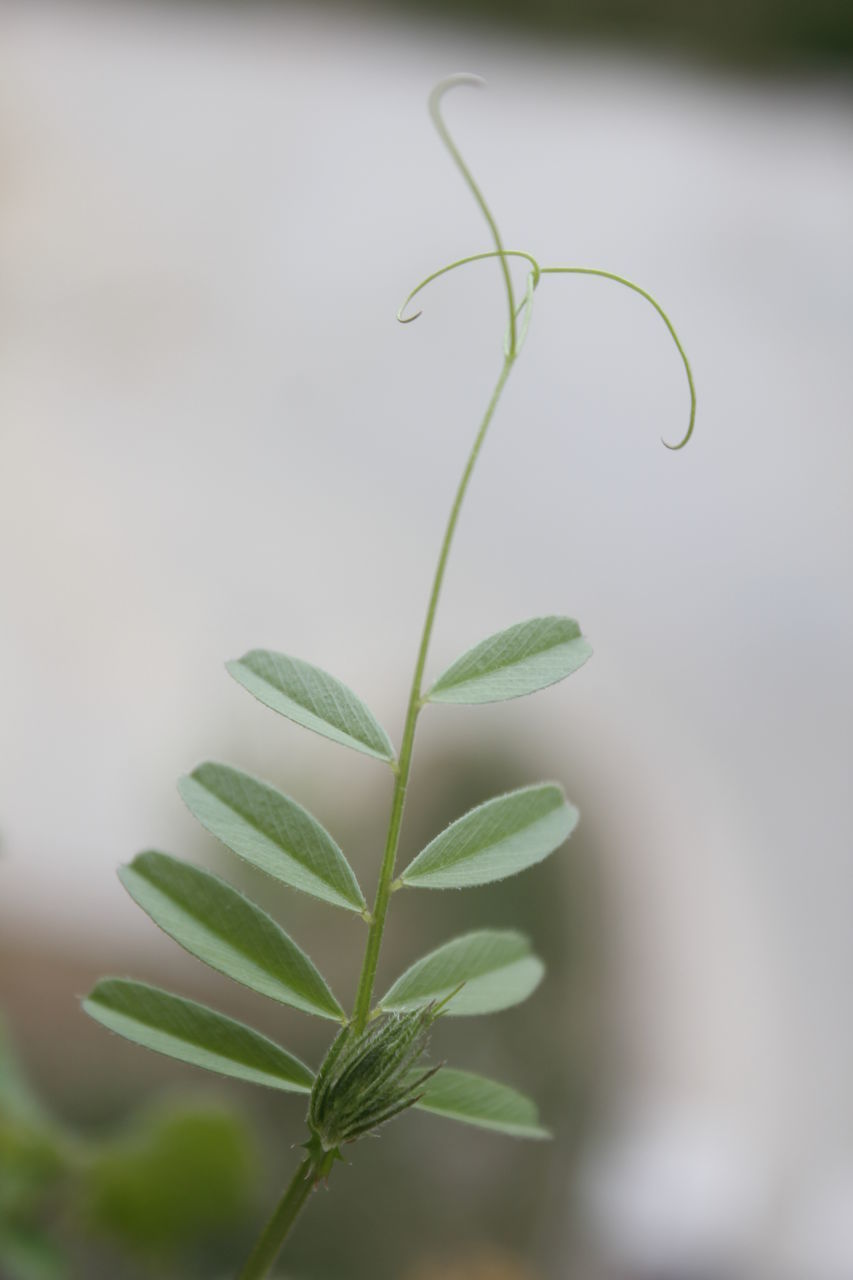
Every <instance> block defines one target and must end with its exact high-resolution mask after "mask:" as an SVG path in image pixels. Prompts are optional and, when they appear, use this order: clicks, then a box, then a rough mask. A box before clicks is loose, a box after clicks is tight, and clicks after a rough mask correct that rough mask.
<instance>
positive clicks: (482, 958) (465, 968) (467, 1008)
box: [381, 929, 545, 1016]
mask: <svg viewBox="0 0 853 1280" xmlns="http://www.w3.org/2000/svg"><path fill="white" fill-rule="evenodd" d="M544 972H545V966H544V965H543V964H542V961H541V960H540V959H539V958H538V957H537V956H535V955H533V954H532V952H531V950H530V942H529V940H528V939H527V938H525V936H524V934H522V933H516V932H515V930H513V929H479V930H477V932H476V933H466V934H465V935H464V936H463V937H461V938H454V939H453V941H452V942H446V943H445V944H444V946H442V947H439V948H438V949H437V950H436V951H432V952H431V953H430V954H429V955H427V956H424V957H423V959H422V960H418V961H417V962H416V963H415V964H413V965H412V966H411V968H409V969H407V970H406V972H405V973H404V974H403V975H402V976H401V977H399V978H398V979H397V981H396V982H395V983H394V985H393V986H392V987H391V990H390V991H389V992H388V993H387V995H386V996H385V997H384V999H383V1000H382V1001H381V1007H382V1008H383V1009H385V1010H387V1011H388V1012H393V1013H402V1012H406V1011H408V1010H410V1009H417V1008H419V1007H420V1006H422V1005H425V1004H429V1003H430V1002H431V1001H433V1000H439V1001H440V1000H443V999H445V997H447V996H448V995H450V994H451V992H453V991H455V990H456V988H457V987H459V985H460V983H464V984H465V985H464V986H463V987H462V989H461V990H460V991H458V992H457V994H456V995H454V996H453V998H452V999H451V1000H449V1001H448V1003H447V1005H446V1006H445V1008H444V1012H445V1013H446V1014H448V1015H451V1016H459V1015H464V1014H473V1013H495V1012H496V1011H497V1010H498V1009H508V1008H509V1007H510V1006H511V1005H514V1004H520V1003H521V1001H522V1000H526V999H527V997H528V996H529V995H530V994H531V992H533V991H535V989H536V987H538V985H539V983H540V982H541V980H542V975H543V974H544Z"/></svg>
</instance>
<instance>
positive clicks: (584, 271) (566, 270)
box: [541, 267, 696, 453]
mask: <svg viewBox="0 0 853 1280" xmlns="http://www.w3.org/2000/svg"><path fill="white" fill-rule="evenodd" d="M541 271H542V275H545V276H557V275H566V276H569V275H573V276H600V277H601V279H603V280H613V281H615V283H616V284H621V285H624V286H625V288H626V289H632V290H633V292H634V293H638V294H639V295H640V297H641V298H645V300H646V302H649V303H651V305H652V306H653V307H654V309H655V311H656V312H657V313H658V315H659V316H660V318H661V320H663V322H664V324H665V325H666V327H667V329H668V330H669V335H670V337H671V338H672V340H673V342H674V343H675V345H676V347H677V349H678V354H679V355H680V356H681V362H682V364H683V365H684V372H685V373H686V374H687V386H688V388H689V389H690V421H689V423H688V424H687V431H686V432H685V434H684V436H683V437H682V439H681V440H679V441H678V443H677V444H669V442H668V441H666V440H663V439H662V440H661V444H663V445H664V446H665V447H666V448H667V449H671V450H672V451H673V453H675V452H676V451H677V450H678V449H683V448H684V446H685V445H686V444H687V441H688V440H689V439H690V437H691V436H692V435H693V426H694V424H695V422H696V387H695V385H694V382H693V371H692V369H691V368H690V361H689V360H688V358H687V352H686V351H685V350H684V347H683V346H682V345H681V340H680V339H679V337H678V334H677V333H676V332H675V327H674V325H673V323H672V321H671V320H670V318H669V316H668V315H667V314H666V312H665V311H664V309H663V307H662V306H661V305H660V303H659V302H658V300H657V299H656V298H653V297H652V295H651V294H650V293H648V292H647V290H645V289H642V288H641V287H640V285H638V284H634V282H633V280H626V278H625V276H618V275H616V274H615V272H613V271H601V270H600V269H599V268H597V267H542V269H541Z"/></svg>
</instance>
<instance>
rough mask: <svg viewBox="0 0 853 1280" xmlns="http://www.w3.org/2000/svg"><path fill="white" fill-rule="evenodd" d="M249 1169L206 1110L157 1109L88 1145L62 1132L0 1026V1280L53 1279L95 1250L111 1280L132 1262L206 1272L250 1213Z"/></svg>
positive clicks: (239, 1131) (212, 1109)
mask: <svg viewBox="0 0 853 1280" xmlns="http://www.w3.org/2000/svg"><path fill="white" fill-rule="evenodd" d="M257 1169H258V1159H257V1153H256V1151H255V1147H254V1143H253V1142H252V1140H251V1137H250V1135H249V1132H248V1129H247V1127H246V1125H245V1123H244V1121H243V1119H242V1118H241V1117H240V1116H239V1115H238V1114H237V1113H235V1112H234V1111H232V1110H230V1109H228V1108H226V1107H225V1106H224V1105H223V1104H221V1103H218V1102H217V1103H205V1102H202V1103H198V1102H194V1103H193V1104H191V1105H190V1104H183V1105H182V1104H180V1103H177V1102H174V1101H172V1102H168V1103H165V1104H159V1105H158V1106H156V1107H152V1108H148V1109H146V1110H145V1111H143V1112H141V1113H139V1114H137V1115H136V1116H134V1118H133V1120H132V1121H131V1122H130V1124H129V1125H128V1127H127V1128H125V1129H124V1130H123V1131H122V1132H120V1133H119V1134H115V1135H110V1136H109V1137H106V1138H102V1139H100V1140H97V1141H93V1140H90V1139H86V1138H83V1137H82V1136H80V1135H78V1134H74V1133H71V1132H70V1131H69V1130H68V1129H66V1127H65V1126H64V1125H62V1124H61V1123H60V1122H59V1121H57V1120H56V1119H55V1118H53V1117H52V1116H50V1115H49V1114H48V1113H47V1111H46V1110H45V1109H44V1108H43V1107H42V1105H41V1104H40V1102H39V1100H38V1099H37V1098H36V1097H35V1096H34V1095H33V1093H32V1091H31V1090H30V1089H29V1088H28V1086H27V1083H26V1081H25V1079H24V1076H23V1073H22V1071H21V1069H20V1067H19V1065H18V1063H17V1061H16V1059H15V1056H14V1053H13V1050H12V1045H11V1042H10V1039H9V1036H8V1032H7V1031H6V1030H5V1028H4V1027H3V1024H2V1022H0V1276H2V1277H3V1280H63V1277H69V1276H71V1275H74V1274H79V1271H77V1270H76V1269H75V1267H74V1259H75V1258H76V1257H78V1256H79V1255H80V1254H81V1253H82V1254H84V1255H86V1256H89V1254H90V1253H92V1252H93V1251H94V1252H95V1253H97V1252H98V1251H101V1252H102V1251H103V1250H104V1249H106V1250H107V1251H108V1252H109V1253H110V1261H109V1262H108V1263H106V1264H105V1267H104V1274H109V1275H111V1276H113V1277H115V1276H119V1275H122V1276H123V1275H125V1274H127V1275H134V1274H136V1272H135V1270H134V1263H135V1262H139V1263H140V1264H143V1265H144V1270H143V1274H148V1275H150V1274H156V1275H158V1276H160V1277H165V1276H169V1275H174V1276H178V1275H180V1276H182V1277H188V1276H202V1275H210V1274H211V1273H212V1271H211V1268H212V1267H213V1266H214V1265H216V1266H219V1265H221V1256H222V1252H223V1249H224V1251H225V1252H226V1253H227V1252H229V1249H228V1242H229V1240H231V1241H233V1240H235V1239H236V1240H239V1237H240V1233H241V1229H242V1228H243V1226H244V1225H245V1223H246V1222H247V1220H248V1218H249V1217H250V1214H251V1211H252V1209H253V1207H254V1199H255V1196H254V1192H255V1189H256V1181H257V1177H256V1175H257ZM232 1247H233V1245H232ZM125 1260H127V1267H126V1268H125V1265H124V1264H125ZM152 1268H153V1270H152ZM87 1274H91V1272H90V1271H89V1269H88V1266H87Z"/></svg>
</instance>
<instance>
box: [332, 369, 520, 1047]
mask: <svg viewBox="0 0 853 1280" xmlns="http://www.w3.org/2000/svg"><path fill="white" fill-rule="evenodd" d="M514 363H515V351H513V350H510V352H509V353H508V354H507V356H506V357H505V359H504V362H503V367H502V369H501V374H500V377H499V378H498V380H497V383H496V384H495V389H494V391H493V392H492V398H491V400H490V401H489V404H488V407H487V409H486V412H485V414H484V416H483V420H482V422H481V423H480V428H479V430H478V432H477V435H476V438H475V440H474V444H473V447H472V449H471V452H470V454H469V455H468V461H467V463H466V465H465V470H464V471H463V472H462V478H461V480H460V481H459V487H458V488H457V490H456V497H455V499H454V501H453V506H452V507H451V509H450V516H449V517H448V521H447V528H446V529H445V531H444V540H443V542H442V544H441V552H440V554H439V557H438V564H437V565H436V569H435V577H434V578H433V583H432V591H431V592H430V597H429V604H428V605H427V611H426V618H425V619H424V626H423V631H422V632H421V643H420V647H419V649H418V658H417V662H416V663H415V673H414V676H413V677H412V688H411V691H410V693H409V706H408V710H407V712H406V724H405V728H404V729H403V745H402V747H401V748H400V758H399V765H398V772H397V777H396V781H395V784H394V797H393V800H392V802H391V818H390V821H389V823H388V836H387V839H386V841H385V853H384V855H383V858H382V869H381V871H380V873H379V884H378V886H377V889H376V901H375V903H374V906H373V914H372V916H371V923H370V933H369V934H368V938H367V946H366V947H365V951H364V963H363V965H362V970H361V978H360V980H359V984H358V992H357V994H356V999H355V1009H354V1011H353V1016H352V1022H353V1030H354V1032H355V1034H356V1035H359V1034H360V1033H361V1032H362V1031H363V1030H364V1028H365V1026H366V1024H367V1019H368V1016H369V1014H370V1002H371V999H372V997H373V984H374V982H375V980H376V966H377V963H378V961H379V949H380V947H381V945H382V933H383V930H384V928H385V916H386V914H387V912H388V902H389V899H390V897H391V885H392V881H393V879H394V864H395V862H396V859H397V847H398V845H399V843H400V827H401V826H402V822H403V809H404V806H405V803H406V788H407V786H408V783H409V771H410V769H411V767H412V747H413V745H414V740H415V726H416V724H417V719H418V715H419V713H420V710H421V697H422V686H423V678H424V668H425V666H426V660H427V653H428V651H429V643H430V639H431V638H432V628H433V624H434V622H435V613H436V609H437V607H438V597H439V595H440V594H441V587H442V583H443V582H444V571H445V569H446V568H447V558H448V556H449V554H450V546H451V543H452V542H453V535H454V533H455V531H456V524H457V521H458V519H459V512H460V509H461V507H462V502H463V499H464V497H465V492H466V490H467V488H468V482H469V480H470V479H471V473H472V472H473V470H474V466H475V464H476V462H477V458H478V456H479V453H480V449H481V448H482V446H483V441H484V440H485V438H486V432H487V431H488V429H489V423H490V422H491V421H492V418H493V417H494V412H495V409H496V408H497V406H498V401H499V400H500V398H501V392H502V391H503V389H504V387H505V385H506V381H507V378H508V377H509V374H510V370H511V369H512V366H513V364H514Z"/></svg>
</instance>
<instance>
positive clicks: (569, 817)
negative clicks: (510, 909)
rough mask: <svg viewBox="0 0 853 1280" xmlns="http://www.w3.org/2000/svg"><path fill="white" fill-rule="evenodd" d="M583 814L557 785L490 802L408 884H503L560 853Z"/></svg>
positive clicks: (444, 839) (436, 844)
mask: <svg viewBox="0 0 853 1280" xmlns="http://www.w3.org/2000/svg"><path fill="white" fill-rule="evenodd" d="M577 821H578V811H577V809H576V808H575V807H574V805H571V804H569V803H568V802H567V800H566V798H565V796H564V795H563V792H562V789H561V788H560V787H558V786H556V785H555V784H554V783H543V784H540V785H539V786H534V787H521V788H520V789H519V790H518V791H510V792H509V794H508V795H505V796H497V797H496V798H495V799H494V800H487V801H486V803H485V804H481V805H479V806H478V807H477V808H476V809H472V810H471V812H470V813H466V814H465V816H464V817H463V818H459V819H457V821H456V822H453V823H451V825H450V826H449V827H447V828H446V830H444V831H442V832H441V834H440V835H438V836H436V838H435V839H434V840H432V841H431V842H430V843H429V844H428V845H427V847H426V848H425V849H424V850H423V851H422V852H421V853H419V854H418V856H417V857H416V858H415V859H414V861H413V862H411V863H409V866H408V867H407V868H406V870H405V871H404V872H403V875H402V877H401V879H402V882H403V884H409V885H415V886H421V887H423V888H425V889H462V888H465V887H467V886H468V885H478V884H488V883H489V882H490V881H492V880H503V879H505V877H506V876H512V875H515V874H516V872H518V871H524V870H525V868H527V867H530V866H533V864H534V863H536V862H541V861H542V859H543V858H547V856H548V854H549V853H553V852H554V850H555V849H558V848H559V847H560V845H561V844H562V843H563V841H564V840H566V839H567V837H568V836H569V835H570V834H571V832H572V831H573V830H574V828H575V826H576V824H577Z"/></svg>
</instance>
